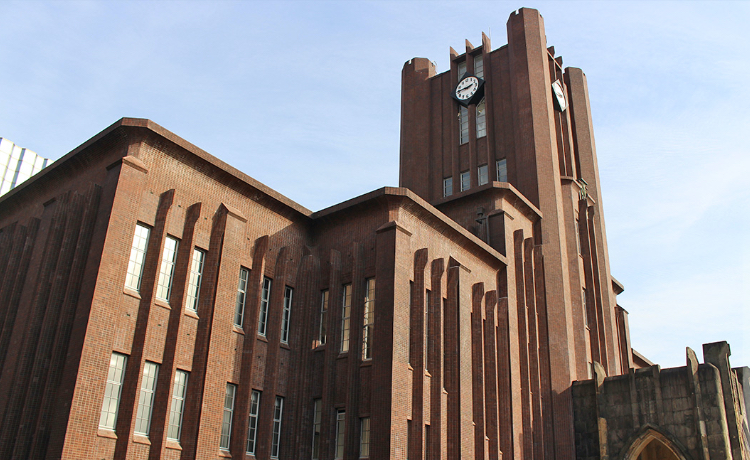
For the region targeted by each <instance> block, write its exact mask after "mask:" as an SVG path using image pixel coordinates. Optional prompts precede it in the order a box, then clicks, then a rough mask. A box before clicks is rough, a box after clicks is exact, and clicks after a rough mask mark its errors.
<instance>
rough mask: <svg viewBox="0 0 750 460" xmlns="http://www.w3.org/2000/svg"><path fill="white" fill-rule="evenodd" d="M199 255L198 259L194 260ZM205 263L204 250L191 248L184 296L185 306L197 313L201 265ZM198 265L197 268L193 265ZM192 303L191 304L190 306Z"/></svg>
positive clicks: (201, 277) (201, 278) (201, 274)
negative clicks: (188, 274) (186, 287)
mask: <svg viewBox="0 0 750 460" xmlns="http://www.w3.org/2000/svg"><path fill="white" fill-rule="evenodd" d="M196 255H199V256H200V257H199V260H197V261H196V260H195V258H196ZM205 263H206V251H204V250H203V249H200V248H197V247H195V248H193V257H192V258H191V259H190V277H189V280H188V289H187V295H186V296H185V308H186V309H187V310H190V311H192V312H194V313H198V302H199V301H200V292H201V282H202V280H203V267H204V265H205ZM196 265H198V270H196V269H195V266H196ZM191 304H192V306H190V305H191Z"/></svg>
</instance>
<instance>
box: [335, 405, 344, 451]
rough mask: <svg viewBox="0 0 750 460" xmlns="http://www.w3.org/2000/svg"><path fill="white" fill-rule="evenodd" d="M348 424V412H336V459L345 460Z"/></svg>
mask: <svg viewBox="0 0 750 460" xmlns="http://www.w3.org/2000/svg"><path fill="white" fill-rule="evenodd" d="M345 422H346V412H344V411H343V410H339V411H338V412H336V456H335V457H334V458H335V459H337V460H338V459H342V458H344V441H345V439H344V429H345Z"/></svg>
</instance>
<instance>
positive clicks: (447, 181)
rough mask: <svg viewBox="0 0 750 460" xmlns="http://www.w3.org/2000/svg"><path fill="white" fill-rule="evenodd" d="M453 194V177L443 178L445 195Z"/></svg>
mask: <svg viewBox="0 0 750 460" xmlns="http://www.w3.org/2000/svg"><path fill="white" fill-rule="evenodd" d="M451 195H453V177H444V178H443V197H447V196H451Z"/></svg>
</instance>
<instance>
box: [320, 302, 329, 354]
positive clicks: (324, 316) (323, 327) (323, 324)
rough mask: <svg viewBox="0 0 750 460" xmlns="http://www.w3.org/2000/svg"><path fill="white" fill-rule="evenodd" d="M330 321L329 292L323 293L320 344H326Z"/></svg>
mask: <svg viewBox="0 0 750 460" xmlns="http://www.w3.org/2000/svg"><path fill="white" fill-rule="evenodd" d="M327 321H328V290H325V291H323V293H322V294H321V299H320V332H319V333H318V343H319V344H320V345H324V344H325V343H326V326H327V324H326V323H327Z"/></svg>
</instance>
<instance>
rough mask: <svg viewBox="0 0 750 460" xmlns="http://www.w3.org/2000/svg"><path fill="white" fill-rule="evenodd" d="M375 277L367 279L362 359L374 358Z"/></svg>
mask: <svg viewBox="0 0 750 460" xmlns="http://www.w3.org/2000/svg"><path fill="white" fill-rule="evenodd" d="M374 310H375V279H374V278H370V279H368V280H367V281H365V308H364V323H363V325H362V359H371V358H372V340H373V336H372V334H373V329H374V325H375V311H374Z"/></svg>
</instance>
